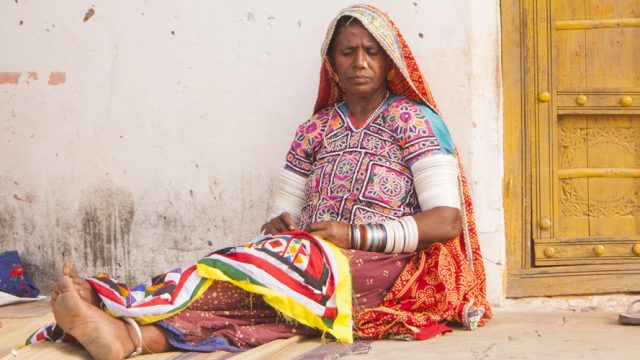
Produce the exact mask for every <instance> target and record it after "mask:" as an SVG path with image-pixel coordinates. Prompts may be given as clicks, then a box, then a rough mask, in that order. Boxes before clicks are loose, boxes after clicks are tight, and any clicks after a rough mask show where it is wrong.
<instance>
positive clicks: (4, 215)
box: [0, 200, 16, 250]
mask: <svg viewBox="0 0 640 360" xmlns="http://www.w3.org/2000/svg"><path fill="white" fill-rule="evenodd" d="M2 201H3V203H2V204H0V249H3V250H12V249H13V248H15V231H16V214H15V210H14V209H13V208H12V207H11V206H9V204H7V203H6V202H5V201H4V200H2Z"/></svg>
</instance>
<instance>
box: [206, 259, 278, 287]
mask: <svg viewBox="0 0 640 360" xmlns="http://www.w3.org/2000/svg"><path fill="white" fill-rule="evenodd" d="M198 263H199V264H202V265H205V266H207V267H210V268H215V269H218V270H220V271H222V273H224V274H225V275H227V276H228V277H230V278H231V279H232V280H235V281H248V282H250V283H252V284H254V285H258V286H262V287H266V286H265V285H264V284H263V283H261V282H260V281H258V280H256V279H254V278H252V277H251V276H249V275H247V273H245V272H243V271H242V270H239V269H238V268H236V267H234V266H233V265H229V264H227V263H226V262H224V261H221V260H216V259H211V258H204V259H201V260H200V261H198Z"/></svg>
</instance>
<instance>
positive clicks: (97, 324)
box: [52, 276, 135, 360]
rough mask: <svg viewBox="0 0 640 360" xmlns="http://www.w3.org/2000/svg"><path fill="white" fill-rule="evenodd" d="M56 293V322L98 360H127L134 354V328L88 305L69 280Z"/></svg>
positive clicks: (54, 307) (63, 279) (60, 284)
mask: <svg viewBox="0 0 640 360" xmlns="http://www.w3.org/2000/svg"><path fill="white" fill-rule="evenodd" d="M56 289H57V291H58V293H57V296H56V299H55V301H53V299H52V303H53V316H54V317H55V319H56V322H57V323H58V325H60V327H61V328H62V329H64V330H65V331H66V332H67V333H69V334H71V335H73V337H75V338H76V339H77V340H78V341H79V342H80V343H81V344H82V346H84V348H85V349H86V350H87V351H89V353H91V355H92V356H93V357H94V358H95V359H98V360H101V359H123V358H125V357H126V356H128V355H129V354H131V353H132V352H133V350H134V349H135V344H134V341H133V340H132V339H134V337H135V335H134V333H133V328H131V326H130V325H127V324H125V323H124V322H123V321H121V320H118V319H116V318H114V317H111V316H109V315H107V314H106V313H105V312H103V311H102V310H100V309H99V308H97V307H95V306H91V305H90V304H89V303H88V302H87V301H84V299H82V298H81V297H80V294H79V293H78V289H77V287H76V286H75V284H74V283H73V280H72V279H71V278H70V277H69V276H63V277H62V278H61V279H60V280H59V281H58V282H57V283H56ZM132 336H133V337H132Z"/></svg>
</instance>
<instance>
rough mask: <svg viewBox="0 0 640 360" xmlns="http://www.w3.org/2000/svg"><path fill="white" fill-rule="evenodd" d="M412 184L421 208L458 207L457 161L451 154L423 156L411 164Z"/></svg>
mask: <svg viewBox="0 0 640 360" xmlns="http://www.w3.org/2000/svg"><path fill="white" fill-rule="evenodd" d="M411 172H412V173H413V184H414V187H415V189H416V195H417V196H418V202H419V203H420V208H422V210H423V211H424V210H429V209H433V208H434V207H438V206H448V207H452V208H456V209H460V208H461V206H460V191H459V189H458V161H457V159H456V158H455V157H454V156H453V155H433V156H427V157H424V158H422V159H420V160H418V161H416V162H415V163H413V165H412V166H411Z"/></svg>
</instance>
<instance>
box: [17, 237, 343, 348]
mask: <svg viewBox="0 0 640 360" xmlns="http://www.w3.org/2000/svg"><path fill="white" fill-rule="evenodd" d="M86 280H87V281H88V282H89V283H90V284H91V285H92V286H93V288H94V289H95V290H96V292H97V294H98V295H99V296H100V299H101V300H102V303H103V304H104V307H105V310H106V311H107V312H108V313H110V314H111V315H113V316H115V317H122V316H128V317H131V318H133V319H135V320H136V321H137V322H138V323H140V324H149V323H153V322H156V321H159V320H162V319H166V318H168V317H170V316H172V315H174V314H176V313H178V312H180V311H181V310H182V309H184V308H186V307H187V306H189V305H190V304H191V303H192V302H193V301H194V300H196V299H197V298H198V297H199V296H200V295H202V293H204V292H205V290H206V289H207V288H208V287H209V285H211V283H212V282H213V281H214V280H220V281H228V282H231V283H233V284H235V285H237V286H239V287H240V288H242V289H244V290H246V291H249V292H252V293H255V294H260V295H263V297H264V300H265V301H266V302H267V303H268V304H269V305H271V306H273V307H274V308H275V309H276V310H278V311H279V312H281V313H282V314H284V315H285V316H287V317H289V318H291V319H293V320H295V321H298V322H300V323H302V324H305V325H307V326H310V327H314V328H317V329H319V330H321V331H323V332H328V333H329V334H331V335H333V336H334V337H335V338H336V339H338V340H340V341H343V342H347V343H351V342H352V341H353V335H352V318H351V275H350V272H349V262H348V260H347V258H346V256H345V255H344V254H342V252H341V251H340V249H339V248H337V247H336V246H334V245H332V244H330V243H328V242H325V241H322V240H319V239H317V238H315V237H313V236H312V235H310V234H308V233H304V232H290V233H285V234H279V235H276V236H268V237H261V238H259V239H257V240H256V241H254V242H252V243H249V244H246V245H244V246H238V247H228V248H225V249H221V250H218V251H215V252H213V253H211V254H209V255H207V256H206V257H204V258H202V259H201V260H200V261H198V263H197V264H196V265H193V266H190V267H187V268H185V269H175V270H172V271H169V272H167V273H165V274H162V275H159V276H156V277H154V278H152V279H151V281H150V282H149V283H145V284H140V285H137V286H135V287H133V288H130V287H129V286H127V285H126V284H124V283H121V282H118V281H116V280H114V279H111V278H110V277H108V276H107V275H104V274H100V275H98V276H95V277H91V278H87V279H86ZM54 329H56V325H55V323H54V324H49V325H47V326H46V327H44V328H42V329H39V330H38V331H36V332H35V333H34V334H32V335H31V336H30V337H29V339H27V341H26V342H25V345H29V344H31V343H34V342H37V341H41V340H49V341H60V339H62V337H63V336H64V335H65V334H64V332H60V331H56V332H54V331H53V330H54ZM58 329H59V328H58ZM54 333H55V334H58V336H57V337H55V338H54V337H52V336H51V334H54Z"/></svg>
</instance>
